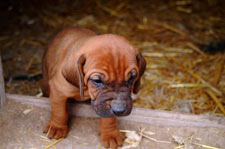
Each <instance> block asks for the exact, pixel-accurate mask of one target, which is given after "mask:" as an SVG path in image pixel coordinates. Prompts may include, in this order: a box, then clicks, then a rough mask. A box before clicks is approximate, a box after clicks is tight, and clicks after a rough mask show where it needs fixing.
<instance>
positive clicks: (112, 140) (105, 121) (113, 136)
mask: <svg viewBox="0 0 225 149" xmlns="http://www.w3.org/2000/svg"><path fill="white" fill-rule="evenodd" d="M99 132H100V135H101V141H102V144H103V146H104V147H111V148H117V147H118V146H122V144H123V140H124V138H125V137H124V135H123V134H122V133H120V132H119V130H118V129H117V128H116V118H101V120H100V125H99Z"/></svg>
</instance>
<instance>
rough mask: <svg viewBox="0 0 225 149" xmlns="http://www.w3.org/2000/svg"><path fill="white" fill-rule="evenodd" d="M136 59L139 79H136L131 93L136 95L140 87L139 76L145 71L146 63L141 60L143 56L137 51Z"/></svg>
mask: <svg viewBox="0 0 225 149" xmlns="http://www.w3.org/2000/svg"><path fill="white" fill-rule="evenodd" d="M136 59H137V65H138V68H139V77H138V79H137V81H136V82H135V83H134V87H133V93H134V94H137V93H138V91H139V88H140V85H141V76H142V75H143V74H144V72H145V69H146V61H145V59H144V58H143V56H142V55H141V52H139V51H137V54H136Z"/></svg>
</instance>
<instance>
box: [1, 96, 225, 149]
mask: <svg viewBox="0 0 225 149" xmlns="http://www.w3.org/2000/svg"><path fill="white" fill-rule="evenodd" d="M28 109H32V110H31V111H30V112H29V113H28V114H24V111H26V110H28ZM49 116H50V112H49V111H48V110H45V109H41V108H37V107H33V106H28V105H24V104H21V103H17V102H15V101H10V100H8V101H7V102H6V104H5V105H4V107H3V108H2V109H0V126H1V127H0V132H1V137H0V142H1V143H0V148H1V149H12V148H17V149H18V148H21V149H22V148H23V149H31V148H32V149H39V148H43V147H45V146H48V145H49V144H51V143H52V142H54V141H55V140H48V139H46V138H45V134H43V133H42V129H43V127H44V126H45V124H46V123H47V122H48V120H49ZM98 123H99V119H94V118H79V117H72V118H71V120H70V132H69V135H68V137H67V138H66V139H64V140H62V141H61V142H59V143H57V144H56V145H55V147H56V148H57V149H60V148H63V149H65V148H66V149H72V148H73V149H82V148H83V149H86V148H92V149H94V148H96V149H99V148H103V147H101V143H100V138H99V135H98ZM118 128H119V129H122V130H135V131H137V130H138V129H139V128H145V130H146V131H149V132H151V133H152V134H151V135H150V136H151V138H153V139H156V140H158V141H169V142H171V143H164V142H163V143H162V142H156V141H153V140H148V139H145V138H144V139H142V141H141V143H140V145H139V146H138V147H137V148H140V149H153V148H157V149H169V148H174V147H176V146H178V144H177V143H175V142H174V141H173V139H172V136H173V135H175V136H178V137H182V138H184V139H187V140H188V138H190V137H192V142H195V143H199V144H204V145H208V146H213V147H217V148H221V149H223V148H224V146H225V130H224V129H222V128H212V127H211V128H209V127H205V128H194V127H163V126H160V127H159V126H154V125H149V124H144V123H136V122H129V121H122V120H121V121H119V122H118ZM192 147H193V148H194V149H201V148H202V147H199V146H197V145H192ZM52 148H54V147H52Z"/></svg>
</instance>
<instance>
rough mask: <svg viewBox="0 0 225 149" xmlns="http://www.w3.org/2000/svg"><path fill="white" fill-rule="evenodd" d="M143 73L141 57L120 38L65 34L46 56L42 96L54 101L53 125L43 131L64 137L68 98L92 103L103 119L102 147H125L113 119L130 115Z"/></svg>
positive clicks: (70, 30)
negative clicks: (133, 97) (132, 96)
mask: <svg viewBox="0 0 225 149" xmlns="http://www.w3.org/2000/svg"><path fill="white" fill-rule="evenodd" d="M144 70H145V60H144V59H143V57H142V56H141V54H140V52H139V51H138V50H137V49H136V48H134V47H133V46H132V45H131V44H130V43H129V42H128V41H127V40H126V39H124V38H123V37H121V36H118V35H113V34H105V35H96V34H95V33H94V32H92V31H90V30H87V29H80V28H67V29H65V30H63V31H62V32H60V33H59V34H58V35H57V36H56V37H55V38H54V40H53V41H52V43H51V44H50V46H49V48H48V50H47V51H46V52H45V55H44V57H43V80H42V91H43V93H44V96H49V97H50V99H51V120H50V122H49V123H48V125H47V126H46V127H45V130H44V132H45V133H46V132H48V137H49V138H55V139H58V138H61V137H66V135H67V121H68V113H67V109H66V102H67V99H68V98H74V99H75V100H78V101H84V100H87V99H89V98H91V103H92V106H93V107H94V110H95V111H96V113H97V114H98V115H99V116H101V117H102V118H101V121H100V127H99V131H100V134H101V140H102V143H103V145H104V146H105V147H112V148H116V147H117V146H121V145H122V143H123V139H124V137H123V135H122V134H121V133H120V132H119V131H118V129H117V128H116V118H115V117H116V116H126V115H128V114H130V112H131V109H132V99H131V92H133V93H137V92H138V90H139V86H140V77H141V76H142V74H143V73H144Z"/></svg>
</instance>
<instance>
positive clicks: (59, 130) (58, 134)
mask: <svg viewBox="0 0 225 149" xmlns="http://www.w3.org/2000/svg"><path fill="white" fill-rule="evenodd" d="M43 132H44V133H46V135H47V137H48V138H50V139H59V138H64V137H66V136H67V126H56V125H54V124H53V123H51V122H49V123H48V124H47V125H46V126H45V128H44V131H43Z"/></svg>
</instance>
